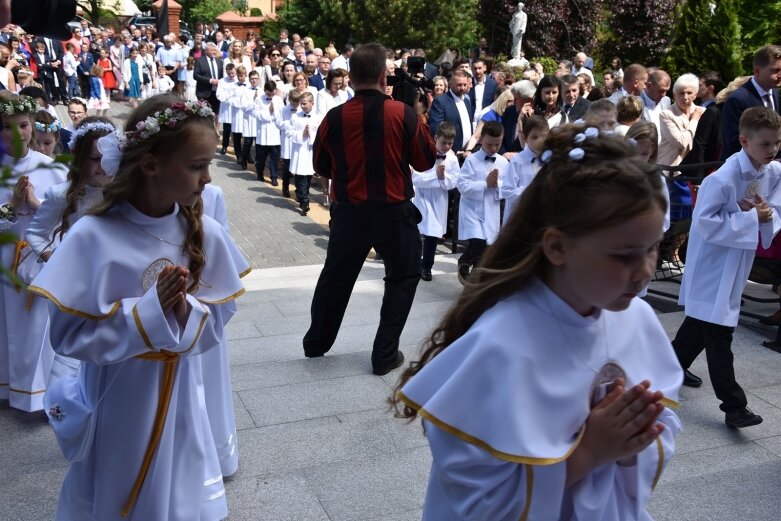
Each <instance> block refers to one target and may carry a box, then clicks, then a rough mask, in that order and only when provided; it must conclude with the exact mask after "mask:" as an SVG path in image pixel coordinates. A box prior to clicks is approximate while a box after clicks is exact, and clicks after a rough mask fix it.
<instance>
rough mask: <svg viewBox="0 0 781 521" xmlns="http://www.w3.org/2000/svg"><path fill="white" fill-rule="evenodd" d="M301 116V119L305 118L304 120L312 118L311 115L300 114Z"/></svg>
mask: <svg viewBox="0 0 781 521" xmlns="http://www.w3.org/2000/svg"><path fill="white" fill-rule="evenodd" d="M301 115H302V116H303V117H305V118H311V117H312V114H301Z"/></svg>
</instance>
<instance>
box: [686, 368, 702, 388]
mask: <svg viewBox="0 0 781 521" xmlns="http://www.w3.org/2000/svg"><path fill="white" fill-rule="evenodd" d="M683 385H685V386H686V387H699V386H701V385H702V378H700V377H699V376H696V375H694V374H692V373H691V372H690V371H689V370H688V369H684V370H683Z"/></svg>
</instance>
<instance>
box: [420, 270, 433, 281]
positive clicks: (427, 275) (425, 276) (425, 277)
mask: <svg viewBox="0 0 781 521" xmlns="http://www.w3.org/2000/svg"><path fill="white" fill-rule="evenodd" d="M420 280H425V281H426V282H428V281H430V280H431V270H423V273H421V274H420Z"/></svg>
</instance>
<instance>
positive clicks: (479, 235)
mask: <svg viewBox="0 0 781 521" xmlns="http://www.w3.org/2000/svg"><path fill="white" fill-rule="evenodd" d="M494 157H495V158H496V160H495V162H491V161H489V160H487V159H486V154H485V152H483V151H482V150H480V151H478V152H475V153H474V154H472V155H471V156H469V157H467V158H466V161H464V165H463V166H462V167H461V172H460V173H459V174H458V191H459V193H460V194H461V201H460V203H459V208H458V238H459V239H461V240H466V239H484V240H485V241H487V242H488V244H493V242H494V241H495V240H496V236H497V235H499V213H500V212H499V200H500V199H501V193H500V192H499V187H500V186H502V178H503V177H504V175H505V173H506V170H507V165H508V164H509V163H508V161H507V160H506V159H505V158H504V157H502V156H500V155H498V154H497V155H495V156H494ZM494 168H497V169H498V170H499V179H498V184H497V186H496V188H489V187H488V185H487V184H486V181H485V179H486V177H488V174H489V173H490V172H491V171H492V170H493V169H494Z"/></svg>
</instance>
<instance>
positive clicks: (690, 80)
mask: <svg viewBox="0 0 781 521" xmlns="http://www.w3.org/2000/svg"><path fill="white" fill-rule="evenodd" d="M699 88H700V80H699V79H698V78H697V76H695V75H694V74H684V75H682V76H681V77H679V78H678V79H677V80H676V81H675V84H674V85H673V99H674V100H675V104H674V105H673V106H672V107H670V108H669V109H667V110H664V111H662V113H661V114H660V116H659V123H660V125H659V135H660V136H661V141H660V142H659V164H661V165H670V166H675V165H678V164H680V162H681V161H683V158H684V156H686V154H688V153H689V151H690V150H691V149H692V143H693V141H694V133H695V132H696V131H697V122H698V121H699V120H700V117H701V116H702V114H703V112H704V109H703V108H702V107H698V106H696V105H695V104H694V100H695V98H696V97H697V91H698V90H699Z"/></svg>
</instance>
